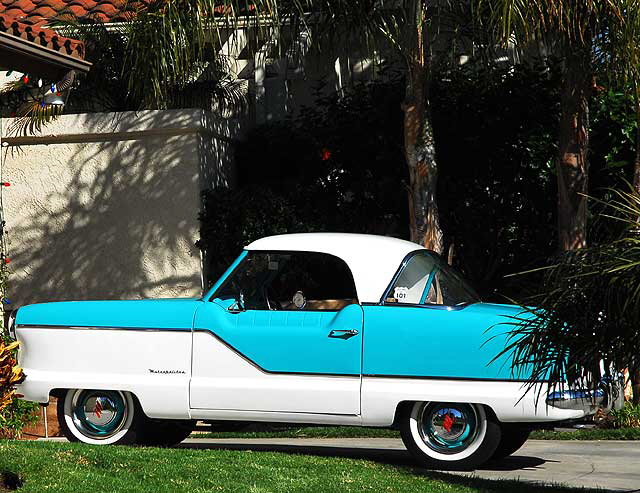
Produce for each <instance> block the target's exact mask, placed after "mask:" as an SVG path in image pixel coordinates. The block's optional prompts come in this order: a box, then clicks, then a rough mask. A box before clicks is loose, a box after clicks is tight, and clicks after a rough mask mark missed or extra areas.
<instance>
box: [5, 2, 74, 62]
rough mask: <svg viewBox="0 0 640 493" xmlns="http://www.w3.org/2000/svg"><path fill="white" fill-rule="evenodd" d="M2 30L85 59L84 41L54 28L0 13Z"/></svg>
mask: <svg viewBox="0 0 640 493" xmlns="http://www.w3.org/2000/svg"><path fill="white" fill-rule="evenodd" d="M0 32H4V33H7V34H10V35H13V36H16V37H18V38H21V39H23V40H26V41H30V42H32V43H36V44H38V45H40V46H43V47H45V48H49V49H51V50H54V51H57V52H59V53H62V54H64V55H68V56H72V57H74V58H78V59H80V60H82V59H84V43H83V42H82V41H78V40H75V39H71V38H66V37H64V36H60V35H59V34H58V33H56V32H55V31H53V30H52V29H47V28H44V27H40V26H38V25H36V24H34V25H30V24H27V23H24V22H20V21H18V20H16V19H15V18H12V17H10V16H8V15H6V14H4V13H0Z"/></svg>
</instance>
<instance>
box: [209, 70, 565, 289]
mask: <svg viewBox="0 0 640 493" xmlns="http://www.w3.org/2000/svg"><path fill="white" fill-rule="evenodd" d="M392 80H395V79H393V78H392ZM555 83H556V81H555V75H554V72H553V71H550V70H547V69H545V68H544V67H518V68H517V69H516V70H512V69H510V68H508V67H505V68H504V70H502V69H501V70H498V69H494V70H490V69H487V68H484V69H483V68H480V69H478V68H477V67H476V68H469V69H463V70H461V71H460V70H452V71H450V72H442V73H439V74H438V77H437V80H436V81H435V83H434V87H433V92H432V101H433V115H434V125H435V132H436V142H437V152H438V160H439V163H440V171H439V172H440V185H439V187H438V193H439V197H438V198H439V201H440V207H441V209H440V210H441V214H442V220H443V224H444V225H445V234H446V238H447V239H448V241H449V242H453V243H454V245H455V260H454V263H455V264H456V265H457V266H458V267H461V268H462V270H463V271H464V272H465V274H466V275H467V276H468V277H470V278H471V280H472V282H473V283H474V284H475V286H476V287H477V288H479V290H480V291H481V294H482V295H483V296H484V298H489V299H492V298H493V299H498V300H504V298H502V297H500V296H499V295H497V294H496V293H495V291H498V292H500V293H504V292H507V293H509V294H513V293H514V292H516V293H518V294H519V291H518V290H519V289H520V288H519V287H513V286H511V285H510V284H507V283H506V282H505V280H504V277H503V276H504V275H505V274H508V273H512V272H516V271H518V270H522V269H523V267H528V266H532V265H539V263H540V262H542V260H543V259H544V258H546V257H547V256H548V255H550V253H551V252H553V250H554V245H555V226H554V218H553V214H554V211H555V201H554V199H553V197H554V195H555V186H554V183H555V181H554V180H555V178H554V175H553V163H552V159H553V155H554V152H555V148H554V145H553V143H552V137H551V134H552V133H553V125H554V122H555V119H556V118H557V94H556V91H555V89H554V87H555ZM402 91H403V81H402V80H399V79H398V80H397V81H394V82H387V83H381V82H378V83H371V84H363V85H359V86H356V87H354V88H353V89H352V90H350V91H348V92H347V93H346V94H345V95H344V96H342V97H339V96H337V95H334V96H329V97H324V98H321V99H319V101H318V105H317V106H316V107H315V108H314V109H311V108H307V109H305V110H304V111H302V112H301V114H300V116H299V118H297V119H294V120H289V121H285V122H282V123H274V124H268V125H264V126H261V127H258V128H256V129H255V130H254V131H252V132H251V133H250V134H249V136H248V137H247V140H246V142H244V143H242V144H240V145H239V146H238V150H237V164H238V168H239V182H240V187H239V189H238V190H237V191H224V190H217V191H212V192H208V193H207V195H206V204H207V205H206V211H205V214H204V216H203V235H202V237H203V245H206V247H207V251H209V252H211V253H213V255H211V256H210V258H211V260H212V261H213V262H214V263H216V264H219V265H217V266H213V267H212V269H213V273H214V275H213V276H212V277H210V280H214V279H215V277H216V276H215V274H217V273H220V272H221V269H223V268H224V266H225V264H227V263H228V261H229V259H230V258H231V257H232V256H235V255H236V254H237V253H238V252H239V250H240V248H241V247H242V246H243V245H244V244H246V243H247V242H249V241H251V240H253V239H256V238H258V237H260V236H263V235H265V234H271V233H273V234H275V233H284V232H303V231H346V232H362V233H373V234H386V235H392V236H397V237H401V238H406V237H407V236H408V213H407V192H406V185H405V183H406V175H407V171H406V162H405V159H404V154H403V134H402V118H403V115H402V110H401V97H402ZM326 151H328V153H329V154H327V152H326ZM323 157H324V158H325V159H323ZM271 202H273V203H271ZM222 231H224V232H225V234H220V232H222ZM536 262H537V263H536Z"/></svg>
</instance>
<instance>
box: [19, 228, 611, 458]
mask: <svg viewBox="0 0 640 493" xmlns="http://www.w3.org/2000/svg"><path fill="white" fill-rule="evenodd" d="M520 312H521V309H520V308H519V307H516V306H510V305H498V304H490V303H482V302H481V301H480V300H479V299H478V296H477V295H476V294H475V292H474V291H473V289H471V288H470V287H469V285H468V284H467V283H466V282H465V281H464V280H463V279H462V278H461V277H460V276H459V275H458V274H457V273H456V272H455V271H454V270H453V269H452V268H450V267H449V266H448V265H447V264H446V263H445V262H443V261H442V260H441V259H440V258H439V257H438V256H437V255H436V254H434V253H433V252H430V251H428V250H425V249H424V248H423V247H421V246H420V245H417V244H415V243H411V242H408V241H403V240H398V239H394V238H388V237H378V236H369V235H355V234H335V233H308V234H290V235H280V236H273V237H268V238H263V239H260V240H258V241H255V242H253V243H251V244H250V245H249V246H247V247H246V248H245V249H244V250H243V251H242V253H241V254H240V256H239V257H238V258H237V259H236V260H235V262H233V264H232V265H231V266H230V267H229V269H228V270H227V271H226V272H225V273H224V274H223V275H222V277H221V278H220V279H219V280H218V281H217V282H216V283H215V285H214V286H213V287H212V288H211V289H210V290H209V292H208V293H206V294H205V295H204V296H203V297H202V298H199V299H158V300H135V301H134V300H132V301H68V302H56V303H42V304H34V305H27V306H23V307H21V308H20V309H19V310H18V311H17V313H14V314H12V318H11V321H10V330H11V332H12V334H13V335H14V336H15V337H16V338H17V339H18V340H19V341H20V351H19V354H18V360H19V364H20V365H21V366H22V367H23V368H24V372H25V374H26V375H27V377H26V380H25V381H24V382H23V383H22V384H21V385H20V386H19V388H18V392H19V393H20V394H22V395H23V396H24V399H27V400H30V401H35V402H40V403H47V402H48V401H49V397H50V396H52V395H53V396H56V397H58V416H59V420H60V426H61V428H62V430H63V432H64V434H65V435H66V437H67V438H68V439H69V440H72V441H80V442H84V443H89V444H129V443H142V444H162V445H170V444H175V443H178V442H180V441H181V440H183V439H184V438H185V437H186V436H188V434H189V432H190V431H191V430H192V423H194V422H195V421H196V420H205V421H220V420H227V421H242V422H248V421H249V422H251V421H262V422H284V423H307V424H319V425H353V426H369V427H391V426H396V427H398V428H399V429H400V430H401V435H402V438H403V440H404V443H405V444H406V446H407V448H408V449H409V451H410V452H411V453H412V454H413V455H414V456H415V457H416V458H417V459H418V460H419V461H420V462H421V463H423V464H425V465H428V466H430V467H437V468H469V467H475V466H478V465H479V464H481V463H483V462H485V461H487V460H489V459H491V458H496V457H504V456H507V455H509V454H511V453H513V452H515V451H516V450H517V449H518V448H519V447H520V446H522V444H523V443H524V442H525V440H526V439H527V436H528V435H529V431H530V429H531V428H532V427H534V426H536V425H539V424H540V423H546V422H553V421H564V420H572V419H578V418H582V417H584V416H585V415H587V414H589V413H593V412H594V411H595V410H596V408H597V406H599V405H601V404H603V400H605V399H607V395H606V393H605V392H598V393H593V392H592V393H589V392H586V391H584V392H580V391H576V390H573V391H566V392H553V393H552V394H546V393H545V394H544V397H546V399H544V398H543V399H537V398H536V396H537V395H538V391H537V390H535V389H534V391H531V392H529V393H526V394H525V392H524V390H525V389H524V384H523V379H518V378H517V375H514V373H513V372H512V370H511V365H510V364H509V361H507V360H505V358H507V356H503V357H501V358H499V359H498V361H495V362H494V363H491V364H490V362H491V361H492V360H493V359H494V358H495V357H496V355H499V354H500V353H501V352H502V351H503V349H504V347H505V341H506V335H498V336H496V334H495V333H494V334H489V333H488V331H487V329H488V328H491V327H493V326H496V325H500V324H503V325H504V324H505V323H508V322H509V320H513V317H514V316H517V315H518V314H519V313H520ZM499 332H500V333H504V332H505V331H504V330H503V331H499ZM542 391H543V392H546V384H545V387H544V389H543V390H542ZM523 394H524V397H523Z"/></svg>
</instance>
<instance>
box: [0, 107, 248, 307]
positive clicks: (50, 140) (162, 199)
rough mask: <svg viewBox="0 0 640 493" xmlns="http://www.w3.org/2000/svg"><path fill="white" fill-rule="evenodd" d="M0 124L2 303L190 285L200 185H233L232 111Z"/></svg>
mask: <svg viewBox="0 0 640 493" xmlns="http://www.w3.org/2000/svg"><path fill="white" fill-rule="evenodd" d="M2 124H3V125H2V126H3V129H4V135H5V138H4V146H5V147H4V148H3V149H2V151H3V157H4V169H3V170H2V180H3V181H8V182H10V183H11V186H10V187H5V188H4V190H3V202H4V204H3V205H4V213H5V220H6V222H7V224H6V228H7V230H8V236H7V237H8V239H9V241H10V243H9V246H8V254H9V256H10V258H11V263H10V265H9V267H10V270H11V276H10V286H9V288H8V293H7V294H8V297H9V298H10V299H11V301H12V305H13V307H16V306H20V305H23V304H27V303H33V302H43V301H55V300H68V299H123V298H146V297H174V296H197V295H199V294H200V293H201V290H202V279H201V277H202V276H201V272H202V269H201V259H200V252H199V250H198V248H197V247H196V246H195V241H196V240H197V239H198V237H199V223H198V211H199V210H200V192H201V190H202V189H204V188H208V187H212V186H229V185H231V184H232V182H233V169H232V155H233V153H232V152H231V151H230V149H231V146H232V142H233V140H234V138H235V136H236V134H237V133H238V131H239V128H238V125H237V124H236V123H235V122H233V121H231V120H224V119H221V118H215V117H214V116H213V115H212V114H210V113H206V112H203V111H200V110H177V111H142V112H137V113H134V112H126V113H101V114H82V115H66V116H62V117H60V118H59V119H57V120H56V121H54V122H52V123H50V124H49V125H47V126H46V127H45V128H44V129H43V130H42V131H41V132H38V133H36V134H35V135H28V136H15V132H16V128H15V122H14V121H11V120H6V119H5V120H4V121H3V122H2ZM12 132H13V135H14V136H13V137H10V138H7V137H6V135H7V133H12Z"/></svg>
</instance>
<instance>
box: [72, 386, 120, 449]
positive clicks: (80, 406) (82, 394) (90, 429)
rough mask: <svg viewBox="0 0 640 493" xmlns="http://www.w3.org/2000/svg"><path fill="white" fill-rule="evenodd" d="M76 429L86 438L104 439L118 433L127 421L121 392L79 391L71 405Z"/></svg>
mask: <svg viewBox="0 0 640 493" xmlns="http://www.w3.org/2000/svg"><path fill="white" fill-rule="evenodd" d="M71 408H72V412H73V422H74V424H75V425H76V428H77V429H78V430H79V431H80V432H81V433H82V434H83V435H86V436H87V437H90V438H97V439H106V438H109V437H112V436H113V435H115V434H116V433H118V432H119V431H120V430H121V429H122V426H123V425H124V423H125V421H126V419H127V405H126V401H125V398H124V395H123V394H122V392H117V391H110V390H81V391H79V392H78V393H76V394H75V395H74V397H73V402H72V405H71Z"/></svg>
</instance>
